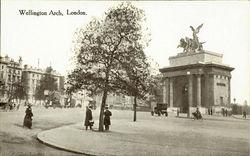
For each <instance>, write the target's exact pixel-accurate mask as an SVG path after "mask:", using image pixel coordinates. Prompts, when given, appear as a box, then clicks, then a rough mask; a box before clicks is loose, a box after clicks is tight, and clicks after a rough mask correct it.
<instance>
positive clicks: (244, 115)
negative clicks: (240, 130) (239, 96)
mask: <svg viewBox="0 0 250 156" xmlns="http://www.w3.org/2000/svg"><path fill="white" fill-rule="evenodd" d="M243 118H245V119H246V118H247V113H246V111H244V112H243Z"/></svg>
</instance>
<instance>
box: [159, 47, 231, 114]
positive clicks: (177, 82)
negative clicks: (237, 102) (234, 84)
mask: <svg viewBox="0 0 250 156" xmlns="http://www.w3.org/2000/svg"><path fill="white" fill-rule="evenodd" d="M169 62H170V66H169V67H166V68H162V69H160V72H161V73H162V74H163V77H164V81H163V102H164V103H168V105H169V107H170V109H172V110H176V109H178V110H179V111H180V112H183V113H187V114H188V116H190V113H191V112H193V111H195V109H196V108H197V107H198V108H199V109H200V111H201V112H202V113H206V112H207V111H208V110H213V111H216V109H218V108H219V109H221V108H222V107H227V106H229V104H230V100H231V96H230V95H231V85H230V80H231V71H232V70H233V69H234V68H232V67H229V66H228V65H224V64H222V54H218V53H214V52H208V51H199V52H183V53H179V54H177V56H173V57H169Z"/></svg>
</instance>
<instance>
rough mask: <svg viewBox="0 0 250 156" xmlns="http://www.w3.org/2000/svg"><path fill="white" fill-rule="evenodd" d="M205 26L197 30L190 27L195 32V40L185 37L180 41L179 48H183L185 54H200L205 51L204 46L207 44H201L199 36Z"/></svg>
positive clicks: (200, 26)
mask: <svg viewBox="0 0 250 156" xmlns="http://www.w3.org/2000/svg"><path fill="white" fill-rule="evenodd" d="M202 26H203V24H201V25H199V26H198V27H197V28H196V29H194V28H193V27H192V26H190V28H191V30H192V31H193V39H191V38H189V37H185V39H184V38H181V39H180V44H179V45H178V46H177V48H183V52H200V51H203V46H202V44H204V43H205V42H199V37H198V36H197V34H198V33H199V32H200V29H201V28H202Z"/></svg>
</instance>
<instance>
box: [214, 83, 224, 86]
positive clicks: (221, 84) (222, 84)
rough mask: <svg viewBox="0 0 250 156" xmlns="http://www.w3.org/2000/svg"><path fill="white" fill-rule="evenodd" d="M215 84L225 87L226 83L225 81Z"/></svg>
mask: <svg viewBox="0 0 250 156" xmlns="http://www.w3.org/2000/svg"><path fill="white" fill-rule="evenodd" d="M216 84H217V86H223V87H225V86H226V84H225V83H216Z"/></svg>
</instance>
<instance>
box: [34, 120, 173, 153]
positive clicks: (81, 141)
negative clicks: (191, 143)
mask: <svg viewBox="0 0 250 156" xmlns="http://www.w3.org/2000/svg"><path fill="white" fill-rule="evenodd" d="M112 123H114V125H116V126H115V127H114V126H113V127H111V131H107V132H99V131H98V129H97V127H98V122H96V121H95V126H94V128H93V131H92V130H85V127H84V125H83V123H77V124H74V125H70V126H63V127H60V128H55V129H51V130H47V131H44V132H41V133H39V134H38V135H37V138H38V140H39V141H41V142H43V143H44V144H47V145H50V146H52V147H56V148H59V149H63V150H66V151H70V152H74V153H80V154H87V155H101V156H112V155H115V156H124V155H135V154H136V155H155V153H154V152H157V151H158V153H162V152H163V151H166V150H167V149H168V147H166V146H164V145H161V144H151V142H150V140H148V139H144V138H142V137H136V138H135V137H134V136H135V135H137V133H139V132H138V129H136V128H133V125H135V124H136V123H134V122H123V121H122V122H119V121H112ZM121 123H127V124H126V125H123V126H121ZM137 123H138V122H137ZM126 127H127V128H126ZM128 127H129V128H128ZM112 129H115V130H112ZM158 155H159V154H158ZM160 155H161V154H160ZM162 155H165V154H162Z"/></svg>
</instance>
